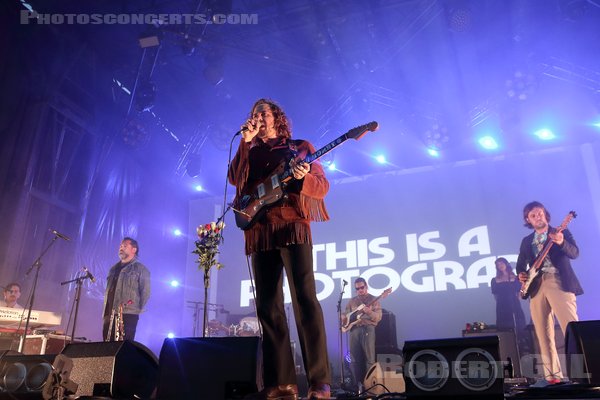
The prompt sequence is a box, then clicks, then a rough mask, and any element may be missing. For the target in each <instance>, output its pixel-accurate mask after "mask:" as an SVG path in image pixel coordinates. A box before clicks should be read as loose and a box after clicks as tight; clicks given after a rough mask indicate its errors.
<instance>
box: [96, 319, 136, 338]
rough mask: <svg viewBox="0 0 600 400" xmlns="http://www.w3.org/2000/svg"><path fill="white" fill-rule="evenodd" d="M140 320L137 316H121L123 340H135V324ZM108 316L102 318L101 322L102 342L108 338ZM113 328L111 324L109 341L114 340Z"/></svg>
mask: <svg viewBox="0 0 600 400" xmlns="http://www.w3.org/2000/svg"><path fill="white" fill-rule="evenodd" d="M139 319H140V316H139V315H138V314H123V330H124V332H125V340H134V339H135V331H136V329H137V324H138V321H139ZM109 325H110V315H109V316H104V318H103V321H102V340H106V337H107V336H108V329H109V328H110V326H109ZM115 329H116V328H115V326H114V322H113V327H112V329H111V332H110V341H113V340H115V331H116V330H115Z"/></svg>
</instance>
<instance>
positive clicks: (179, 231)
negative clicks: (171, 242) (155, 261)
mask: <svg viewBox="0 0 600 400" xmlns="http://www.w3.org/2000/svg"><path fill="white" fill-rule="evenodd" d="M173 235H175V236H181V235H183V232H181V229H179V228H175V229H173Z"/></svg>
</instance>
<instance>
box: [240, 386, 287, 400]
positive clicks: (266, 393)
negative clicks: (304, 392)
mask: <svg viewBox="0 0 600 400" xmlns="http://www.w3.org/2000/svg"><path fill="white" fill-rule="evenodd" d="M244 399H246V400H298V386H297V385H295V384H291V383H290V384H287V385H277V386H269V387H266V388H264V389H263V390H261V391H260V392H258V393H253V394H250V395H248V396H245V397H244Z"/></svg>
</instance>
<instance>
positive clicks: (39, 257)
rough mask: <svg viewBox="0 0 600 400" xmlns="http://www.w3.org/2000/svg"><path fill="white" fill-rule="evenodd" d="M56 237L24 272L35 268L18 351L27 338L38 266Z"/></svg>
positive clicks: (22, 347)
mask: <svg viewBox="0 0 600 400" xmlns="http://www.w3.org/2000/svg"><path fill="white" fill-rule="evenodd" d="M56 239H58V236H57V235H54V238H52V241H51V242H50V243H49V244H48V246H46V248H45V249H44V251H42V254H40V255H39V256H38V258H36V259H35V261H34V262H33V264H31V266H30V267H29V269H28V270H27V272H26V273H25V276H27V275H29V274H30V273H31V271H32V270H33V269H34V268H35V276H34V278H33V286H32V287H31V296H29V305H28V307H27V319H26V320H25V330H24V331H23V336H21V342H20V343H19V353H22V352H23V349H24V348H25V341H26V340H27V331H28V330H29V320H30V319H31V310H33V301H34V299H35V290H36V289H37V282H38V277H39V275H40V267H41V266H42V257H44V255H45V254H46V253H47V252H48V250H50V247H52V245H53V244H54V242H56Z"/></svg>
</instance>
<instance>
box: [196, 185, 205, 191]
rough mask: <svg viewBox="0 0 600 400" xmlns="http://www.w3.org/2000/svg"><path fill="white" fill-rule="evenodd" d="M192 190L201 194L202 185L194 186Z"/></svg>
mask: <svg viewBox="0 0 600 400" xmlns="http://www.w3.org/2000/svg"><path fill="white" fill-rule="evenodd" d="M194 189H195V190H196V192H201V191H202V190H204V189H203V188H202V185H196V186H194Z"/></svg>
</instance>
